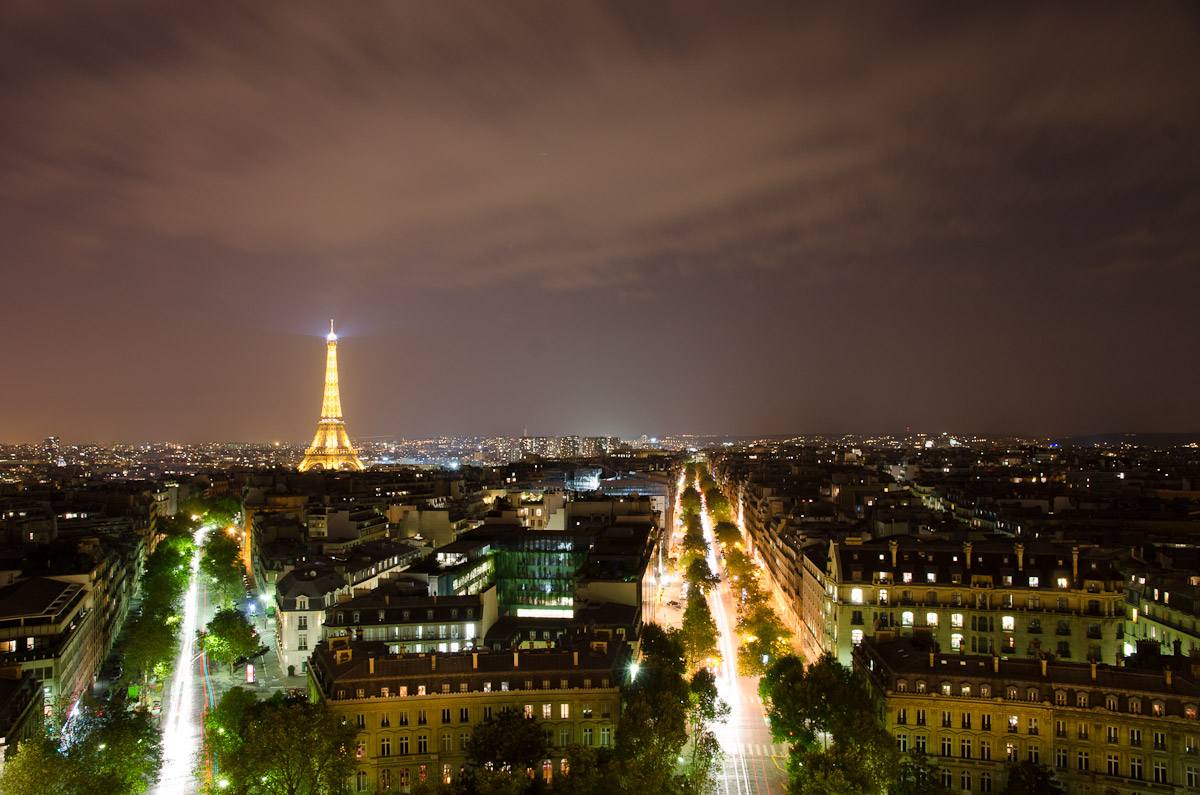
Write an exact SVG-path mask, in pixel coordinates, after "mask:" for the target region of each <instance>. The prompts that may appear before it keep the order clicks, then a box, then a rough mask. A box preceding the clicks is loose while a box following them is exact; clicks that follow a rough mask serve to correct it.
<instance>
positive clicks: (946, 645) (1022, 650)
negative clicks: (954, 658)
mask: <svg viewBox="0 0 1200 795" xmlns="http://www.w3.org/2000/svg"><path fill="white" fill-rule="evenodd" d="M810 553H811V548H810ZM811 554H814V556H819V557H822V558H823V561H822V562H823V564H824V570H823V572H822V573H821V574H820V576H821V583H820V586H821V587H820V590H821V591H822V592H823V593H824V595H825V603H824V604H821V605H820V606H819V607H818V610H819V615H818V616H816V617H813V618H811V619H808V621H811V624H812V625H813V626H814V627H817V628H818V632H820V633H821V635H822V639H823V642H824V643H825V644H827V645H826V648H827V649H828V650H829V651H833V652H835V653H836V654H837V656H838V659H839V660H840V661H841V662H842V663H843V664H846V665H848V664H849V663H850V660H851V652H852V650H853V648H854V646H856V645H858V644H859V643H861V642H862V641H863V639H865V638H867V637H870V636H871V635H873V634H874V633H875V632H877V631H879V630H886V631H888V632H891V633H894V634H898V635H912V636H917V637H923V638H926V639H928V640H929V641H931V642H932V643H934V644H935V645H936V646H937V648H939V649H940V650H945V651H952V652H959V651H961V652H963V653H974V654H991V653H996V654H999V655H1001V656H1016V657H1027V656H1032V655H1038V654H1049V655H1052V656H1055V657H1057V658H1059V659H1063V660H1095V661H1113V662H1115V661H1116V659H1117V657H1118V656H1120V655H1123V654H1124V642H1125V583H1124V578H1123V576H1122V574H1121V573H1120V571H1118V570H1117V568H1116V561H1115V560H1114V559H1113V557H1112V556H1111V555H1108V554H1105V553H1104V552H1102V551H1101V550H1098V549H1095V548H1080V547H1079V546H1063V545H1055V544H1051V543H1048V542H1025V543H1022V542H1016V543H1012V542H1008V541H999V540H997V541H974V542H972V541H963V542H957V541H953V540H950V539H944V538H933V539H928V538H921V537H913V536H900V537H891V538H882V539H875V540H871V541H864V542H862V543H853V544H848V543H838V542H830V543H829V547H828V549H827V550H826V551H825V552H824V554H823V555H819V553H811ZM819 569H820V566H808V567H806V568H805V569H804V571H805V572H806V573H807V572H816V571H818V570H819ZM804 607H805V608H806V609H808V610H812V609H813V608H814V607H816V605H813V604H810V603H807V602H806V603H805V605H804Z"/></svg>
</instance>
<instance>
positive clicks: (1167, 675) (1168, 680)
mask: <svg viewBox="0 0 1200 795" xmlns="http://www.w3.org/2000/svg"><path fill="white" fill-rule="evenodd" d="M1163 680H1164V681H1166V683H1167V687H1170V686H1171V669H1170V668H1164V669H1163Z"/></svg>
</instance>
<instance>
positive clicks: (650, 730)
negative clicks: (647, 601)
mask: <svg viewBox="0 0 1200 795" xmlns="http://www.w3.org/2000/svg"><path fill="white" fill-rule="evenodd" d="M681 639H682V633H681V632H677V631H666V632H664V631H660V630H657V629H651V627H650V626H647V627H645V628H644V629H643V634H642V652H643V655H644V656H643V658H642V660H641V662H640V664H639V669H638V673H637V676H636V677H633V678H632V679H631V680H630V681H629V682H628V683H626V685H625V686H624V691H625V692H624V695H625V706H624V708H623V709H622V710H621V716H620V717H619V718H618V720H617V732H616V739H615V744H614V748H613V757H614V758H613V760H612V761H611V763H609V764H608V765H607V766H606V769H605V770H604V773H605V775H604V779H605V781H606V784H605V790H604V791H605V792H621V793H635V794H636V793H646V795H651V794H652V793H653V794H655V795H657V793H666V794H667V795H670V793H674V792H678V790H679V787H680V777H679V776H677V775H676V772H675V768H676V763H677V760H678V757H679V753H680V751H681V750H682V748H683V746H684V743H686V742H687V738H688V735H687V711H688V708H689V706H690V704H691V698H692V693H691V690H690V688H689V686H688V682H687V680H686V679H684V678H683V671H684V663H683V662H682V657H683V644H682V642H681ZM602 767H605V766H604V765H603V764H602ZM609 779H611V781H609Z"/></svg>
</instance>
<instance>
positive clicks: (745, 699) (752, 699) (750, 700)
mask: <svg viewBox="0 0 1200 795" xmlns="http://www.w3.org/2000/svg"><path fill="white" fill-rule="evenodd" d="M742 703H743V704H760V705H761V704H762V703H763V700H762V699H761V698H760V697H759V696H742Z"/></svg>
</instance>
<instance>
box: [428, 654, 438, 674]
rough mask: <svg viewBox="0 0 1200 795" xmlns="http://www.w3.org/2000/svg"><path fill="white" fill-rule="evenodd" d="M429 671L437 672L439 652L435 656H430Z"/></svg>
mask: <svg viewBox="0 0 1200 795" xmlns="http://www.w3.org/2000/svg"><path fill="white" fill-rule="evenodd" d="M429 670H430V671H436V670H437V652H434V653H433V654H430V655H429Z"/></svg>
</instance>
